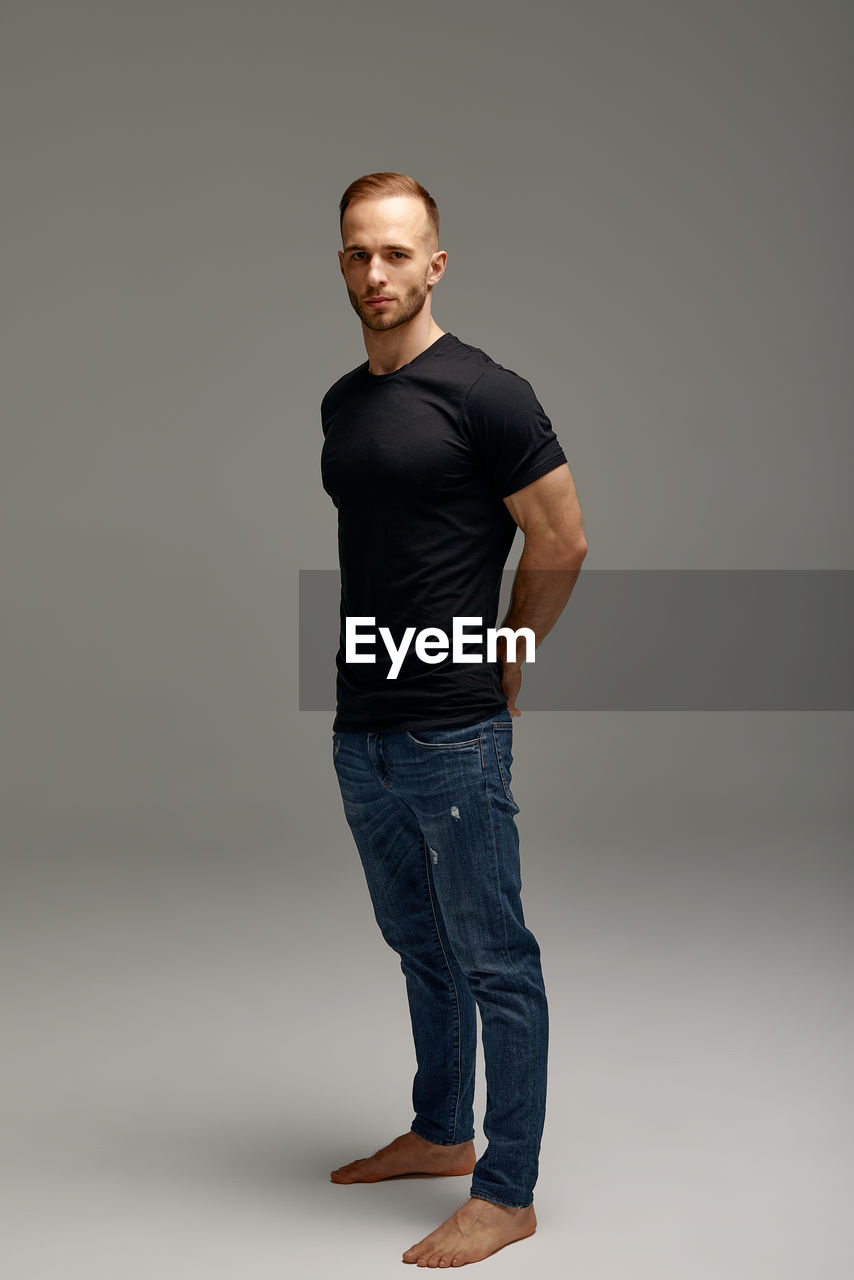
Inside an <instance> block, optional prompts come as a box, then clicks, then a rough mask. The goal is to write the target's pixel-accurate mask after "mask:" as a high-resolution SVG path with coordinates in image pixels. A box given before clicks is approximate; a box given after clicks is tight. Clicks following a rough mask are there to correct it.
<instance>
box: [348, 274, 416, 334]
mask: <svg viewBox="0 0 854 1280" xmlns="http://www.w3.org/2000/svg"><path fill="white" fill-rule="evenodd" d="M427 292H428V290H427V284H426V282H423V283H422V284H414V285H412V287H411V288H410V289H407V291H406V293H405V294H404V295H403V297H402V298H401V297H396V298H395V303H394V305H393V310H392V313H391V315H389V314H387V313H386V312H384V311H374V310H372V309H371V307H369V306H367V305H366V304H365V303H363V302H362V301H361V299H360V298H359V295H358V294H357V293H354V292H353V290H352V289H348V290H347V295H348V297H349V299H350V305H351V306H352V308H353V310H354V311H355V313H356V315H357V316H358V317H359V319H360V320H361V322H362V324H363V325H364V326H365V328H366V329H373V330H375V331H376V332H380V333H381V332H383V331H384V330H386V329H397V328H398V326H399V325H402V324H406V323H407V322H408V321H410V320H411V319H412V318H413V316H417V315H418V313H419V311H420V310H421V308H422V307H423V306H424V303H425V302H426V301H427Z"/></svg>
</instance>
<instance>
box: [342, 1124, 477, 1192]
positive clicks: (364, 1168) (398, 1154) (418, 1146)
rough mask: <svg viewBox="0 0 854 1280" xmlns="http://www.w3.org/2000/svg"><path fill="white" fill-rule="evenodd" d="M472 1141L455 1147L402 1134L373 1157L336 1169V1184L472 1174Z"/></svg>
mask: <svg viewBox="0 0 854 1280" xmlns="http://www.w3.org/2000/svg"><path fill="white" fill-rule="evenodd" d="M476 1159H477V1158H476V1156H475V1153H474V1143H473V1142H460V1143H457V1145H456V1146H453V1147H442V1146H438V1145H437V1144H436V1143H435V1142H427V1140H426V1139H425V1138H420V1137H419V1136H418V1134H417V1133H412V1132H409V1133H402V1134H401V1135H400V1137H399V1138H395V1139H394V1142H390V1143H389V1144H388V1146H387V1147H382V1148H381V1149H380V1150H379V1151H377V1152H376V1153H375V1154H374V1155H372V1156H367V1157H365V1158H364V1159H363V1160H353V1161H351V1162H350V1164H344V1165H342V1166H341V1168H340V1169H333V1171H332V1173H330V1175H329V1177H330V1178H331V1180H332V1181H333V1182H382V1181H383V1180H384V1179H386V1178H406V1177H434V1178H452V1177H457V1176H459V1175H462V1174H467V1173H471V1171H472V1169H474V1166H475V1163H476Z"/></svg>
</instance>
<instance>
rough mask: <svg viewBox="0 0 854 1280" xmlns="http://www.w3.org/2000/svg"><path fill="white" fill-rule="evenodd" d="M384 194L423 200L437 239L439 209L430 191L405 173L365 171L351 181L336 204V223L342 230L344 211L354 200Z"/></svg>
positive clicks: (437, 239) (371, 198) (379, 196)
mask: <svg viewBox="0 0 854 1280" xmlns="http://www.w3.org/2000/svg"><path fill="white" fill-rule="evenodd" d="M384 196H417V197H418V198H419V199H420V200H423V201H424V207H425V209H426V210H427V217H428V218H429V219H430V224H431V226H432V228H433V231H434V232H435V234H436V242H437V243H438V241H439V209H438V206H437V204H436V201H435V200H434V199H433V197H432V196H431V195H430V192H429V191H427V190H425V188H424V187H422V185H421V183H420V182H416V181H415V179H414V178H410V177H408V176H407V175H406V174H405V173H366V174H365V175H364V177H362V178H357V179H356V181H355V182H351V183H350V185H349V187H348V188H347V190H346V191H345V192H344V194H343V196H342V197H341V202H340V204H339V205H338V210H339V218H338V223H339V226H340V227H341V230H342V232H343V230H344V211H345V209H346V208H347V206H348V205H349V204H354V203H355V201H356V200H380V199H382V198H383V197H384Z"/></svg>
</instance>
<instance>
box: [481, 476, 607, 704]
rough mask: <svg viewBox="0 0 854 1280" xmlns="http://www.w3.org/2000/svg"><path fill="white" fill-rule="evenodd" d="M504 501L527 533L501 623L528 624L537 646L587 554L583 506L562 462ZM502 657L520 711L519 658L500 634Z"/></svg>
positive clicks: (510, 697)
mask: <svg viewBox="0 0 854 1280" xmlns="http://www.w3.org/2000/svg"><path fill="white" fill-rule="evenodd" d="M504 505H505V506H506V507H507V510H508V511H509V512H510V514H511V516H512V517H513V519H514V520H515V522H516V524H517V525H518V526H519V528H520V529H521V530H522V532H523V533H524V535H525V545H524V548H523V550H522V555H521V558H520V560H519V565H518V568H517V570H516V576H515V578H514V579H513V593H512V596H511V600H510V608H509V609H508V610H507V614H506V616H505V618H504V621H503V622H502V624H501V625H502V626H503V627H509V628H510V629H511V630H513V631H516V630H518V628H519V627H530V628H531V630H532V631H533V632H534V635H535V637H536V646H535V647H539V645H540V643H541V641H542V640H543V639H544V637H545V636H547V635H548V633H549V632H550V631H551V629H552V627H553V626H554V625H555V623H556V622H557V620H558V618H559V617H560V615H561V613H562V612H563V609H564V606H565V605H566V602H567V600H568V599H569V597H570V595H571V593H572V588H573V587H574V586H575V583H576V581H577V580H578V575H579V573H580V572H581V565H582V562H583V560H584V557H585V556H586V555H587V539H586V537H585V535H584V525H583V523H582V519H581V507H580V506H579V503H578V495H577V493H576V492H575V484H574V482H573V479H572V475H571V473H570V470H569V466H568V465H567V464H566V463H563V464H562V465H561V466H558V467H555V468H554V469H553V470H552V471H549V472H547V473H546V474H545V475H544V476H540V478H539V480H534V481H533V483H532V484H528V485H525V487H524V489H519V490H518V491H517V492H516V493H511V494H509V495H508V496H507V497H506V498H505V499H504ZM498 656H499V658H500V659H501V664H502V670H503V674H502V680H501V687H502V689H503V690H504V692H505V693H506V694H507V706H508V710H509V711H510V714H511V716H520V715H521V714H522V713H521V711H520V710H519V709H518V707H517V706H516V698H517V696H518V693H519V690H520V688H521V686H522V668H521V663H520V662H518V661H514V662H508V661H507V647H506V643H505V642H504V640H503V639H502V638H499V643H498ZM517 658H518V655H517Z"/></svg>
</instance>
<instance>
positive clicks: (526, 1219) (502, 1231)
mask: <svg viewBox="0 0 854 1280" xmlns="http://www.w3.org/2000/svg"><path fill="white" fill-rule="evenodd" d="M536 1229H537V1215H536V1214H535V1213H534V1206H533V1205H532V1204H531V1205H528V1207H527V1209H507V1208H505V1206H504V1205H499V1204H492V1203H491V1202H490V1201H488V1200H478V1199H475V1198H474V1197H472V1199H471V1200H469V1201H468V1202H467V1203H466V1204H464V1205H463V1207H462V1208H461V1209H457V1212H456V1213H455V1214H452V1215H451V1217H450V1218H448V1220H447V1222H443V1223H442V1225H441V1227H437V1229H436V1230H435V1231H433V1232H431V1234H430V1235H429V1236H425V1237H424V1239H423V1240H420V1241H419V1242H418V1244H414V1245H413V1246H412V1248H411V1249H407V1250H406V1253H405V1254H404V1255H403V1261H404V1262H415V1263H417V1265H418V1266H419V1267H462V1266H465V1264H466V1263H467V1262H482V1261H483V1259H484V1258H488V1257H489V1255H490V1254H491V1253H497V1251H498V1250H499V1249H503V1248H504V1246H505V1245H506V1244H512V1243H513V1241H514V1240H523V1239H524V1238H525V1236H532V1235H533V1234H534V1232H535V1231H536Z"/></svg>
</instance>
